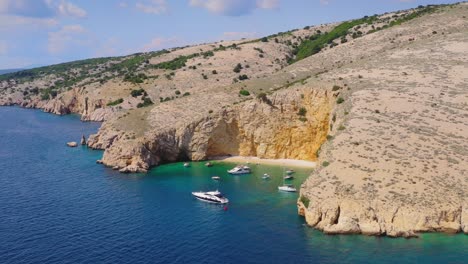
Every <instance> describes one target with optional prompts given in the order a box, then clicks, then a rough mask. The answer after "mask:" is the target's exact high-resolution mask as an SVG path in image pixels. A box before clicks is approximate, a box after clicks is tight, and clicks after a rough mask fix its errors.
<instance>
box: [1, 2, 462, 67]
mask: <svg viewBox="0 0 468 264" xmlns="http://www.w3.org/2000/svg"><path fill="white" fill-rule="evenodd" d="M455 2H458V1H451V0H445V1H443V0H133V1H132V0H0V69H15V68H28V67H34V66H42V65H50V64H56V63H61V62H66V61H73V60H77V59H85V58H93V57H108V56H119V55H127V54H132V53H136V52H143V51H154V50H160V49H164V48H170V47H179V46H185V45H190V44H197V43H206V42H214V41H219V40H230V39H240V38H244V37H245V38H252V37H261V36H266V35H270V34H274V33H277V32H281V31H287V30H291V29H295V28H303V27H304V26H308V25H309V26H311V25H317V24H322V23H330V22H337V21H343V20H348V19H353V18H360V17H363V16H365V15H373V14H380V13H384V12H389V11H395V10H402V9H407V8H412V7H417V6H418V5H427V4H441V3H455Z"/></svg>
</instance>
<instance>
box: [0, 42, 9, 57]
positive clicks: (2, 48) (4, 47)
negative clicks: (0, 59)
mask: <svg viewBox="0 0 468 264" xmlns="http://www.w3.org/2000/svg"><path fill="white" fill-rule="evenodd" d="M7 53H8V44H7V42H6V41H4V40H0V55H6V54H7Z"/></svg>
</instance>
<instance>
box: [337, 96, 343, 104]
mask: <svg viewBox="0 0 468 264" xmlns="http://www.w3.org/2000/svg"><path fill="white" fill-rule="evenodd" d="M343 102H344V99H343V98H342V97H338V99H337V100H336V103H337V104H342V103H343Z"/></svg>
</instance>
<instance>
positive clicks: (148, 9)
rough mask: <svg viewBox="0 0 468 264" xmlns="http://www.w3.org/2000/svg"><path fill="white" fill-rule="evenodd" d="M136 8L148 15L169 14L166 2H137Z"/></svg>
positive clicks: (156, 0)
mask: <svg viewBox="0 0 468 264" xmlns="http://www.w3.org/2000/svg"><path fill="white" fill-rule="evenodd" d="M135 7H136V8H137V9H138V10H140V11H142V12H144V13H147V14H155V15H159V14H163V13H166V12H167V4H166V0H151V1H146V2H137V3H136V5H135Z"/></svg>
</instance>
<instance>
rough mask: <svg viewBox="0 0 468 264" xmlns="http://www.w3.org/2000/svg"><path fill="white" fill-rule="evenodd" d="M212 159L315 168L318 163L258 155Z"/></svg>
mask: <svg viewBox="0 0 468 264" xmlns="http://www.w3.org/2000/svg"><path fill="white" fill-rule="evenodd" d="M212 160H216V161H223V162H232V163H250V164H268V165H280V166H286V167H300V168H315V166H316V163H315V162H313V161H307V160H294V159H260V158H257V157H243V156H232V157H216V158H212Z"/></svg>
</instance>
